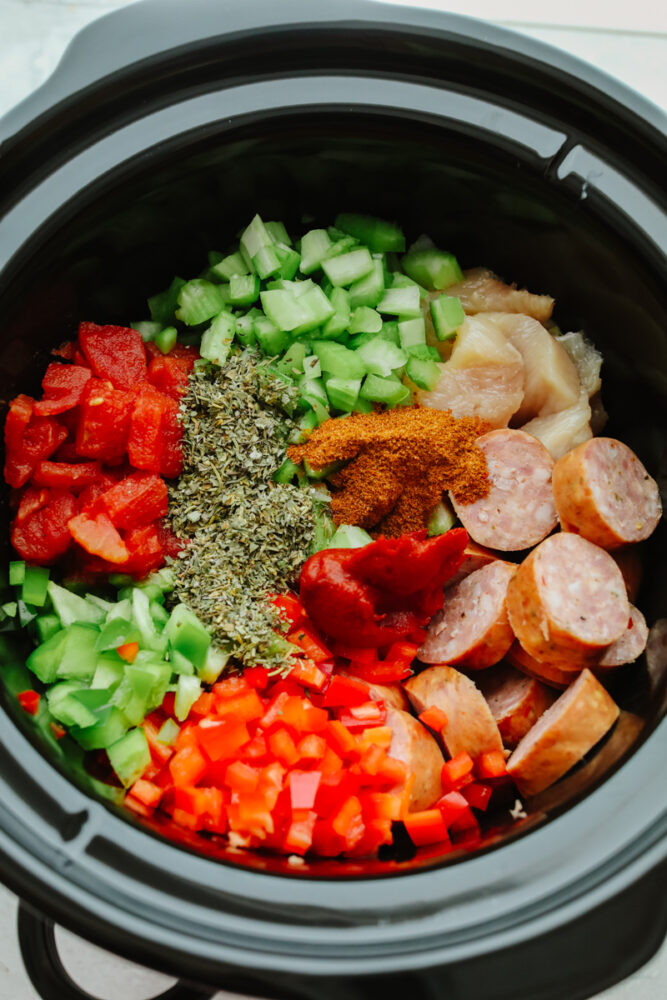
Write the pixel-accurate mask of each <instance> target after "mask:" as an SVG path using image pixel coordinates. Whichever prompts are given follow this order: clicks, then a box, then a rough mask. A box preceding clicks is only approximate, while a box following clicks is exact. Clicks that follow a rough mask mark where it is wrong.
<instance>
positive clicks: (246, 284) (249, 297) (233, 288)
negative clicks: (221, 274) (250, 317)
mask: <svg viewBox="0 0 667 1000" xmlns="http://www.w3.org/2000/svg"><path fill="white" fill-rule="evenodd" d="M258 298H259V278H258V277H257V275H256V274H240V275H234V277H232V278H230V279H229V301H230V303H231V304H232V305H233V306H251V305H252V304H253V302H256V301H257V299H258Z"/></svg>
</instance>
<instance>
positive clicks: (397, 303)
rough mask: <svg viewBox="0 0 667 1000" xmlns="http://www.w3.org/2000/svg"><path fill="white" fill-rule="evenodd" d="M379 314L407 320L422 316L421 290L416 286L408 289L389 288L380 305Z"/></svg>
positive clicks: (410, 286)
mask: <svg viewBox="0 0 667 1000" xmlns="http://www.w3.org/2000/svg"><path fill="white" fill-rule="evenodd" d="M377 308H378V312H381V313H389V315H390V316H399V317H405V318H412V317H416V318H419V317H420V316H421V310H420V308H419V289H418V288H417V286H416V285H409V286H408V287H407V288H388V289H387V290H386V291H385V293H384V295H383V296H382V298H381V299H380V301H379V303H378V307H377Z"/></svg>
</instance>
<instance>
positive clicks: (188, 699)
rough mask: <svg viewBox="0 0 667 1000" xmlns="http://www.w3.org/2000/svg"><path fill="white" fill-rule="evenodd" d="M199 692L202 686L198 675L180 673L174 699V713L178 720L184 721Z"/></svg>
mask: <svg viewBox="0 0 667 1000" xmlns="http://www.w3.org/2000/svg"><path fill="white" fill-rule="evenodd" d="M202 666H203V664H202ZM201 692H202V686H201V681H200V680H199V678H198V677H188V676H187V675H186V674H181V676H180V677H179V678H178V685H177V687H176V697H175V699H174V714H175V715H176V718H177V719H178V721H179V722H185V720H186V719H187V717H188V715H189V714H190V709H191V708H192V706H193V705H194V703H195V702H196V700H197V698H198V697H199V695H200V694H201Z"/></svg>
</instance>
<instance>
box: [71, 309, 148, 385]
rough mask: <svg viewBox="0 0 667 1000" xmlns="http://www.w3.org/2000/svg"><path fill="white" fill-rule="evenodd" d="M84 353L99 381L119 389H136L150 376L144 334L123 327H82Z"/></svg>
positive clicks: (90, 324)
mask: <svg viewBox="0 0 667 1000" xmlns="http://www.w3.org/2000/svg"><path fill="white" fill-rule="evenodd" d="M79 344H80V346H81V350H82V352H83V354H84V356H85V358H86V360H87V361H88V363H89V365H90V367H91V368H92V369H93V371H94V372H95V374H96V375H97V377H98V378H101V379H108V380H109V381H110V382H112V383H113V385H114V387H115V388H116V389H135V388H136V387H137V385H139V384H140V383H141V382H143V381H144V380H145V379H146V376H147V366H146V350H145V348H144V342H143V340H142V339H141V334H140V333H138V332H137V331H136V330H131V329H129V328H127V327H123V326H97V325H96V324H95V323H81V324H80V325H79Z"/></svg>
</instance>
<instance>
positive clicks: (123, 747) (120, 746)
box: [107, 729, 151, 787]
mask: <svg viewBox="0 0 667 1000" xmlns="http://www.w3.org/2000/svg"><path fill="white" fill-rule="evenodd" d="M107 756H108V757H109V763H110V764H111V766H112V768H113V769H114V771H115V772H116V775H117V777H118V779H119V780H120V782H121V784H123V785H125V786H126V787H127V786H128V785H132V784H134V782H135V781H136V780H137V778H140V777H141V775H142V774H143V773H144V771H145V770H146V768H147V767H148V765H149V764H150V762H151V752H150V750H149V747H148V740H147V739H146V734H145V732H144V731H143V729H132V730H131V731H130V732H129V733H127V734H126V735H125V736H122V737H121V738H120V739H119V740H117V742H116V743H113V744H112V745H111V746H110V747H108V748H107Z"/></svg>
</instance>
